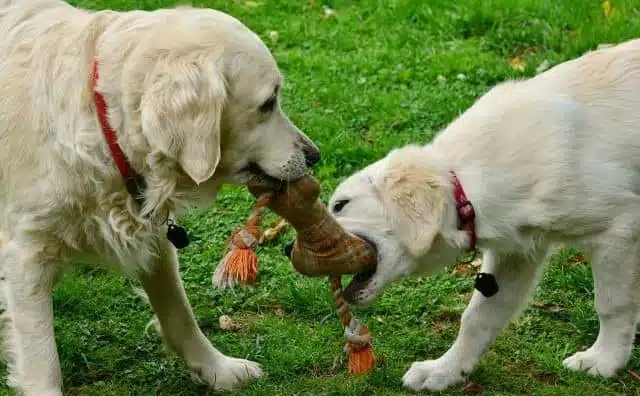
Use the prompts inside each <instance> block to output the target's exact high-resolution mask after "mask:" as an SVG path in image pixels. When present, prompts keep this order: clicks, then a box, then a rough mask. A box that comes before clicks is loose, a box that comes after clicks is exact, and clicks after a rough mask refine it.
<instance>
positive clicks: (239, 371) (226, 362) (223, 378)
mask: <svg viewBox="0 0 640 396" xmlns="http://www.w3.org/2000/svg"><path fill="white" fill-rule="evenodd" d="M192 371H193V373H194V375H196V376H197V377H198V378H199V379H200V380H202V381H203V382H205V383H207V384H209V385H211V386H213V387H214V388H215V389H217V390H235V389H237V388H239V387H242V386H243V385H245V384H246V383H247V382H248V381H250V380H252V379H256V378H260V376H262V366H261V365H260V364H259V363H256V362H252V361H250V360H245V359H236V358H232V357H228V356H224V357H220V358H219V359H218V361H217V362H216V364H215V366H213V367H211V368H195V369H193V370H192Z"/></svg>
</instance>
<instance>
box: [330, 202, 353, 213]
mask: <svg viewBox="0 0 640 396" xmlns="http://www.w3.org/2000/svg"><path fill="white" fill-rule="evenodd" d="M348 203H349V200H348V199H341V200H339V201H336V203H334V204H333V208H331V210H332V211H333V213H340V211H341V210H342V209H343V208H344V207H345V206H346V205H347V204H348Z"/></svg>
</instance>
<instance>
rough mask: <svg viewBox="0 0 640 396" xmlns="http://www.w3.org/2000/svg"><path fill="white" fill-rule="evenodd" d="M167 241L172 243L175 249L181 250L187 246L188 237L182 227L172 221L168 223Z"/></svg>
mask: <svg viewBox="0 0 640 396" xmlns="http://www.w3.org/2000/svg"><path fill="white" fill-rule="evenodd" d="M167 239H168V240H169V242H171V243H173V246H175V247H176V249H182V248H185V247H187V246H189V235H188V234H187V230H185V229H184V227H180V226H179V225H177V224H176V223H174V222H173V220H169V221H168V227H167Z"/></svg>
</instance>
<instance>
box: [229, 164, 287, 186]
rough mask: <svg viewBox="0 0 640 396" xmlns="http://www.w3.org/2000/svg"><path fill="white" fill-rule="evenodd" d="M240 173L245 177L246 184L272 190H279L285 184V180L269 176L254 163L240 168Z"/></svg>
mask: <svg viewBox="0 0 640 396" xmlns="http://www.w3.org/2000/svg"><path fill="white" fill-rule="evenodd" d="M240 172H241V173H243V174H246V175H247V184H251V185H256V186H262V187H267V188H270V189H274V190H279V189H281V188H283V187H284V186H285V185H286V184H287V180H282V179H279V178H277V177H273V176H271V175H270V174H268V173H267V172H266V171H265V170H264V169H263V168H262V167H261V166H260V165H258V164H257V163H255V162H251V163H249V165H247V166H245V167H244V168H242V170H241V171H240Z"/></svg>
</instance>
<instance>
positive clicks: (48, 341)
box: [0, 240, 62, 396]
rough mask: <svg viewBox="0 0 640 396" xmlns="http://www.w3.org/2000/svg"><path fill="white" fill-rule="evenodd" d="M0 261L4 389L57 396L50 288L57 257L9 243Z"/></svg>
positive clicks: (45, 250) (46, 249)
mask: <svg viewBox="0 0 640 396" xmlns="http://www.w3.org/2000/svg"><path fill="white" fill-rule="evenodd" d="M0 260H1V262H2V274H3V276H4V281H3V290H2V292H3V296H2V300H3V303H4V304H5V309H6V311H5V313H4V315H5V316H4V318H3V319H5V320H3V322H4V323H3V325H4V327H5V328H4V330H5V334H4V335H5V337H6V340H5V346H6V347H7V348H8V350H7V351H6V353H7V355H8V359H9V377H8V380H7V381H8V385H9V386H11V387H13V388H17V389H19V390H20V391H21V392H22V394H24V395H27V396H61V395H62V379H61V373H60V362H59V360H58V351H57V349H56V342H55V339H54V330H53V287H54V285H55V282H56V280H57V276H58V272H59V268H60V267H59V264H58V263H59V257H58V255H57V254H56V252H55V251H52V249H51V248H49V247H47V246H45V245H41V244H35V243H34V242H33V241H29V242H26V241H21V240H11V241H9V242H8V243H7V244H6V245H5V246H4V248H3V249H2V256H1V258H0Z"/></svg>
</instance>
